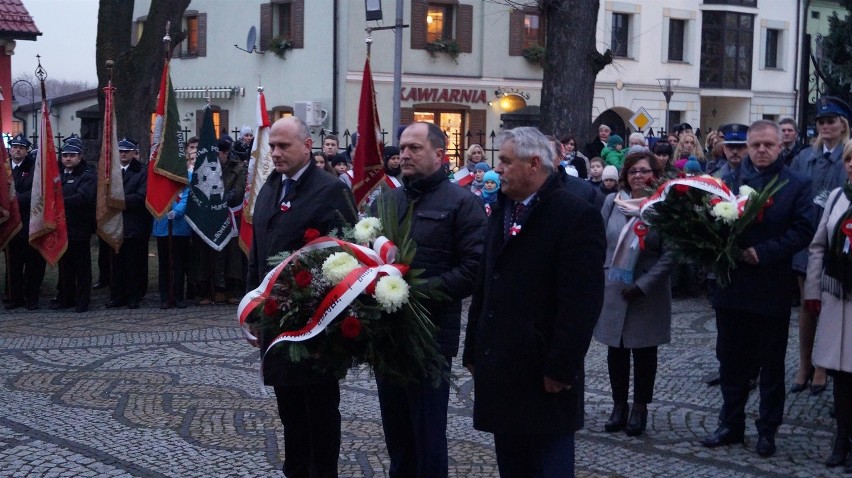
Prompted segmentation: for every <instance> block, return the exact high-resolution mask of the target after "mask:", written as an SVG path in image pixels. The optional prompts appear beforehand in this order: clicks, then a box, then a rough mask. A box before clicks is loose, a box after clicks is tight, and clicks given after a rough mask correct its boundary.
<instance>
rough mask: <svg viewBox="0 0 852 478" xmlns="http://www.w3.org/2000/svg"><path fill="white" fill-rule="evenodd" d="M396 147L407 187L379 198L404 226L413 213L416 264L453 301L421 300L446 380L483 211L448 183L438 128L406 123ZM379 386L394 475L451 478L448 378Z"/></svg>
mask: <svg viewBox="0 0 852 478" xmlns="http://www.w3.org/2000/svg"><path fill="white" fill-rule="evenodd" d="M399 149H400V165H401V168H402V184H403V185H402V187H401V188H396V189H394V190H393V191H390V192H388V193H386V194H384V195H382V196H379V202H380V203H383V204H388V206H389V207H396V211H397V215H398V217H399V218H400V221H402V220H404V218H406V217H407V216H408V215H409V208H411V211H410V214H411V217H410V219H411V239H412V240H413V241H414V243H415V244H417V253H416V254H415V255H414V260H413V261H412V263H411V267H412V268H414V269H423V274H422V275H421V277H422V278H424V279H427V280H428V281H429V282H430V289H433V290H436V291H440V292H442V293H443V294H445V295H447V296H448V297H449V298H448V300H446V301H438V300H426V301H424V302H423V306H424V307H425V308H426V309H427V310H428V311H429V319H430V320H431V321H432V322H433V323H434V324H435V326H436V327H437V329H438V332H437V341H438V346H439V348H440V352H441V353H442V354H443V355H444V358H445V360H446V369H445V370H444V371H445V372H446V375H447V377H449V371H450V368H449V367H450V365H449V364H450V362H452V360H453V357H455V356H456V355H457V354H458V349H459V336H460V334H461V308H462V306H461V301H462V299H463V298H465V297H467V296H469V295H470V294H471V292H473V283H474V280H475V279H476V268H477V265H478V264H479V257H480V255H481V254H482V241H483V239H484V234H485V224H486V216H485V209H484V208H483V206H482V201H480V200H479V198H477V197H476V196H475V195H473V193H471V192H470V190H469V189H466V188H460V187H458V185H456V184H454V183H451V182H450V181H449V179H448V177H447V173H446V172H445V170H444V169H443V164H442V163H443V158H444V153H445V151H446V135H445V134H444V132H443V131H441V129H440V128H438V127H437V126H436V125H434V124H432V123H414V124H412V125H410V126H408V127H407V128H405V130H404V131H403V132H402V135H401V136H400V143H399ZM376 385H377V388H378V392H379V406H380V408H381V412H382V428H383V429H384V432H385V443H386V444H387V447H388V455H390V472H389V475H390V477H391V478H397V477H399V478H402V477H413V476H416V477H419V478H424V477H430V478H431V477H446V476H447V473H448V466H449V458H448V455H447V406H448V402H449V398H450V383H449V380H447V379H445V380H441V382H440V383H438V384H434V383H432V381H431V380H414V381H413V382H412V383H411V384H408V385H405V386H403V385H400V384H398V383H396V382H394V381H392V380H389V379H388V378H387V377H383V376H381V375H378V374H377V375H376Z"/></svg>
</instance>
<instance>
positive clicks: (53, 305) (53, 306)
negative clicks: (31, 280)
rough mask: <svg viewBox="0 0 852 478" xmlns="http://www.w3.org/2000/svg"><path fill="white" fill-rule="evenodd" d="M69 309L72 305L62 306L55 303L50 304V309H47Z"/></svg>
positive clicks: (59, 303)
mask: <svg viewBox="0 0 852 478" xmlns="http://www.w3.org/2000/svg"><path fill="white" fill-rule="evenodd" d="M71 307H74V305H73V304H72V305H68V304H63V303H61V302H57V303H55V304H50V307H48V308H49V309H50V310H61V309H70V308H71Z"/></svg>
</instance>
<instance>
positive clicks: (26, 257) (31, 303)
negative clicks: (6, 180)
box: [6, 134, 45, 310]
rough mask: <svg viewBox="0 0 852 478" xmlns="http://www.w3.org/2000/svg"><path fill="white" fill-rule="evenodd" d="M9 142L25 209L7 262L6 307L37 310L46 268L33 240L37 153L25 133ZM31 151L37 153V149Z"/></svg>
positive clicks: (17, 187) (11, 243)
mask: <svg viewBox="0 0 852 478" xmlns="http://www.w3.org/2000/svg"><path fill="white" fill-rule="evenodd" d="M9 146H10V150H11V151H10V156H11V166H12V180H13V181H14V183H15V193H16V194H17V197H18V207H19V208H20V210H21V230H20V231H19V232H18V233H17V234H15V237H13V238H12V240H11V241H9V246H8V248H7V249H6V250H7V252H8V254H7V256H6V257H7V262H6V264H7V266H8V268H9V303H8V304H7V305H6V309H7V310H12V309H17V308H18V307H23V306H26V307H27V309H29V310H35V309H38V294H39V290H40V289H41V283H42V281H43V280H44V269H45V261H44V258H43V257H42V256H41V254H40V253H39V252H38V251H37V250H36V249H35V248H33V247H32V246H30V242H29V234H30V232H29V231H30V199H31V198H30V193H31V192H32V188H33V175H34V174H35V172H34V171H33V168H34V166H35V155H34V154H28V151H29V148H30V146H31V144H30V142H29V141H27V138H26V137H24V135H23V134H18V135H17V136H15V137H14V138H12V139H11V141H9ZM31 153H35V150H33V151H32V152H31Z"/></svg>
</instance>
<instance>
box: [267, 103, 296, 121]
mask: <svg viewBox="0 0 852 478" xmlns="http://www.w3.org/2000/svg"><path fill="white" fill-rule="evenodd" d="M289 116H293V107H292V106H276V107H274V108H272V111H270V112H269V119H270V120H271V121H272V122H273V123H274V122H276V121H278V120H280V119H281V118H287V117H289Z"/></svg>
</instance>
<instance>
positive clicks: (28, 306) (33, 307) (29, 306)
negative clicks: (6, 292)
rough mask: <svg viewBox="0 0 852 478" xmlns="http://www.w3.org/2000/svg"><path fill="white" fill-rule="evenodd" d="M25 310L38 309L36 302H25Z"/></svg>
mask: <svg viewBox="0 0 852 478" xmlns="http://www.w3.org/2000/svg"><path fill="white" fill-rule="evenodd" d="M27 310H38V303H35V304H27Z"/></svg>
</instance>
